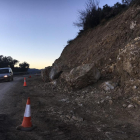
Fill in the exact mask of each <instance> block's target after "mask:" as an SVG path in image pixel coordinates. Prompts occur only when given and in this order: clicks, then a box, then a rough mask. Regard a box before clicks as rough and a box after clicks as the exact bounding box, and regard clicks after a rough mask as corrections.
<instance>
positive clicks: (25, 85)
mask: <svg viewBox="0 0 140 140" xmlns="http://www.w3.org/2000/svg"><path fill="white" fill-rule="evenodd" d="M23 86H24V87H27V84H26V78H25V77H24V84H23Z"/></svg>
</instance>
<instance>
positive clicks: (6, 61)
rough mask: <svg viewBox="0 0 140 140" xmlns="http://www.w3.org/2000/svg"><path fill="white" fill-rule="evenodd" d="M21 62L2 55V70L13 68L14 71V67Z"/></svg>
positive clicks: (0, 58) (0, 60) (0, 57)
mask: <svg viewBox="0 0 140 140" xmlns="http://www.w3.org/2000/svg"><path fill="white" fill-rule="evenodd" d="M18 62H19V61H18V60H16V59H13V58H12V57H11V56H8V57H6V56H3V55H0V68H3V67H11V68H12V69H14V65H15V64H17V63H18Z"/></svg>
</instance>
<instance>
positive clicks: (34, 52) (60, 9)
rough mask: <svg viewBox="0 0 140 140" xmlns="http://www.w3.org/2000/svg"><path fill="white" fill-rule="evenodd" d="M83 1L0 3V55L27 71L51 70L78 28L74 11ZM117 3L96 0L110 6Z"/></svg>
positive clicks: (12, 0)
mask: <svg viewBox="0 0 140 140" xmlns="http://www.w3.org/2000/svg"><path fill="white" fill-rule="evenodd" d="M86 2H87V0H0V55H4V56H11V57H12V58H13V59H17V60H19V63H22V62H24V61H25V62H27V63H29V64H30V68H37V69H42V68H45V67H47V66H51V65H52V63H53V62H54V61H55V59H57V58H59V57H60V55H61V53H62V51H63V49H64V47H65V46H66V45H67V41H68V40H71V39H74V38H75V37H76V36H77V34H78V32H79V28H78V27H76V26H74V25H73V22H76V21H78V16H79V14H78V11H80V10H84V9H85V5H86ZM116 2H121V0H100V3H99V6H100V7H102V6H103V5H105V4H108V5H110V6H113V5H114V4H115V3H116Z"/></svg>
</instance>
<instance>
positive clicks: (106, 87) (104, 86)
mask: <svg viewBox="0 0 140 140" xmlns="http://www.w3.org/2000/svg"><path fill="white" fill-rule="evenodd" d="M117 85H118V83H115V82H112V81H107V82H104V83H102V84H101V86H100V87H101V88H102V89H103V90H105V91H109V90H112V89H115V87H116V86H117Z"/></svg>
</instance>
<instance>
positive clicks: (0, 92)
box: [0, 76, 23, 101]
mask: <svg viewBox="0 0 140 140" xmlns="http://www.w3.org/2000/svg"><path fill="white" fill-rule="evenodd" d="M22 79H23V76H20V77H14V81H11V82H0V101H1V100H2V99H3V98H4V95H5V94H6V93H8V92H9V91H10V90H12V88H14V87H15V86H16V84H17V83H18V82H19V81H20V80H22Z"/></svg>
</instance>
